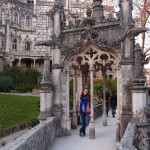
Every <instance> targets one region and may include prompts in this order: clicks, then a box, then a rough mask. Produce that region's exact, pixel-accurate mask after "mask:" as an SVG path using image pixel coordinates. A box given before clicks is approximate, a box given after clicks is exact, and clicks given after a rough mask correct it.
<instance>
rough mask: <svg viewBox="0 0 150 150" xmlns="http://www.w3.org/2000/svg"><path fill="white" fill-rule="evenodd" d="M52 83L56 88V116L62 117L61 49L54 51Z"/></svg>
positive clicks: (56, 48) (54, 49)
mask: <svg viewBox="0 0 150 150" xmlns="http://www.w3.org/2000/svg"><path fill="white" fill-rule="evenodd" d="M52 63H53V64H52V82H53V86H54V106H53V108H54V111H53V113H54V115H62V101H61V70H62V66H61V63H60V49H59V48H58V47H57V46H56V47H55V48H53V49H52Z"/></svg>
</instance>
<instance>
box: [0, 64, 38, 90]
mask: <svg viewBox="0 0 150 150" xmlns="http://www.w3.org/2000/svg"><path fill="white" fill-rule="evenodd" d="M2 76H9V77H10V78H12V79H13V81H14V85H15V87H14V90H17V92H29V91H32V89H34V88H40V86H39V85H38V78H39V77H40V72H38V71H37V70H36V69H32V68H28V69H22V68H19V67H10V68H7V69H5V70H4V71H2V72H0V77H2Z"/></svg>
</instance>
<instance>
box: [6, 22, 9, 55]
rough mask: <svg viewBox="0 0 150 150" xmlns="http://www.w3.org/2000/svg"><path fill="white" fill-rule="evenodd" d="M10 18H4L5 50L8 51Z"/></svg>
mask: <svg viewBox="0 0 150 150" xmlns="http://www.w3.org/2000/svg"><path fill="white" fill-rule="evenodd" d="M9 30H10V20H6V52H9V44H10V40H9V38H10V35H9V32H10V31H9Z"/></svg>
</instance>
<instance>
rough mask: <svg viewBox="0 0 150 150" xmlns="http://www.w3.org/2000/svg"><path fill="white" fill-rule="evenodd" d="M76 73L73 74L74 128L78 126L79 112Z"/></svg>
mask: <svg viewBox="0 0 150 150" xmlns="http://www.w3.org/2000/svg"><path fill="white" fill-rule="evenodd" d="M76 76H77V75H76V73H75V72H74V74H73V120H72V127H73V129H76V128H77V112H76V97H77V94H76V91H77V86H76V83H77V77H76Z"/></svg>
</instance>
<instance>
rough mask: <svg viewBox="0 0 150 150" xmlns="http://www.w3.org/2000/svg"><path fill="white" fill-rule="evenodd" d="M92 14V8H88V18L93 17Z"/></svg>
mask: <svg viewBox="0 0 150 150" xmlns="http://www.w3.org/2000/svg"><path fill="white" fill-rule="evenodd" d="M91 14H92V10H91V8H90V7H88V8H87V10H86V15H87V17H91Z"/></svg>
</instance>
